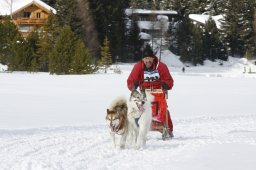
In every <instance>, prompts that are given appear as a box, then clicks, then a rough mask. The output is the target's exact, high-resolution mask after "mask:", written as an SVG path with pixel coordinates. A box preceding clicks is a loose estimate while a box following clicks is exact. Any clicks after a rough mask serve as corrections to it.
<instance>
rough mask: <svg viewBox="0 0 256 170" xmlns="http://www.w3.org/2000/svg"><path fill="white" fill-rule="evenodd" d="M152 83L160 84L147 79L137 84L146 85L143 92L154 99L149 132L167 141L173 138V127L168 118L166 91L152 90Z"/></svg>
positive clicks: (160, 89) (155, 79)
mask: <svg viewBox="0 0 256 170" xmlns="http://www.w3.org/2000/svg"><path fill="white" fill-rule="evenodd" d="M152 81H155V82H158V83H160V84H161V83H162V82H161V81H160V80H159V79H158V78H151V79H148V78H147V79H144V80H142V81H140V82H139V84H140V85H141V84H142V83H146V84H147V83H148V86H147V88H145V89H143V90H145V91H146V92H148V93H150V94H152V95H153V96H154V97H155V99H154V101H153V102H152V103H151V105H152V117H153V119H152V123H151V128H150V130H151V131H158V132H160V133H161V134H162V139H163V140H167V139H170V138H172V137H173V134H172V130H173V129H172V128H173V127H172V126H173V125H172V121H171V119H170V117H169V111H168V105H167V99H168V91H167V90H164V89H163V88H154V85H152V84H151V83H152ZM150 82H151V83H150ZM139 87H141V86H139ZM141 90H142V89H141Z"/></svg>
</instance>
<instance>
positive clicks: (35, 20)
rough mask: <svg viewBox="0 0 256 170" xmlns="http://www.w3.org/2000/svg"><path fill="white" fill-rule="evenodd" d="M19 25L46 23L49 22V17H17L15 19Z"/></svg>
mask: <svg viewBox="0 0 256 170" xmlns="http://www.w3.org/2000/svg"><path fill="white" fill-rule="evenodd" d="M15 21H16V23H17V24H18V25H20V24H27V25H44V24H45V23H46V22H47V19H41V18H17V19H15Z"/></svg>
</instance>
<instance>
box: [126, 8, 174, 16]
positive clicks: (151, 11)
mask: <svg viewBox="0 0 256 170" xmlns="http://www.w3.org/2000/svg"><path fill="white" fill-rule="evenodd" d="M125 13H126V15H128V16H131V15H132V14H133V13H137V14H152V13H153V14H159V15H165V14H168V15H170V14H172V15H178V12H177V11H172V10H147V9H126V10H125Z"/></svg>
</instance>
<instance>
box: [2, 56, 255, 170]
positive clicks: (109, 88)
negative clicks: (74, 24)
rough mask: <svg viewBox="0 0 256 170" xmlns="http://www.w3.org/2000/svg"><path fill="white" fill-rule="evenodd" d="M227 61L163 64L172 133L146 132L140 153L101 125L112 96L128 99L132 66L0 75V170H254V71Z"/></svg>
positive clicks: (253, 68)
mask: <svg viewBox="0 0 256 170" xmlns="http://www.w3.org/2000/svg"><path fill="white" fill-rule="evenodd" d="M232 62H233V63H232ZM232 62H229V63H224V66H223V67H219V66H218V64H216V63H211V64H209V63H208V64H207V66H200V67H186V72H185V73H182V72H181V68H180V67H170V70H171V73H172V75H173V78H174V81H175V85H174V88H173V90H172V91H170V92H169V98H168V105H169V109H170V111H171V114H172V118H173V122H174V136H175V137H174V139H172V140H169V141H162V140H161V135H160V133H157V132H149V134H148V140H147V145H146V147H145V148H144V149H143V150H134V149H133V148H127V149H124V150H120V149H113V148H112V146H111V140H110V137H109V134H108V129H107V126H106V124H105V114H106V108H107V107H108V106H109V104H110V103H111V101H112V100H113V99H114V98H116V97H117V96H120V95H121V96H125V97H127V98H128V96H129V91H128V89H127V87H126V79H127V77H128V75H129V72H130V71H131V68H132V65H129V64H125V65H119V67H120V68H121V70H122V72H123V73H122V74H115V73H112V72H109V73H108V74H103V73H99V74H93V75H80V76H79V75H66V76H56V75H49V74H47V73H25V72H14V73H6V72H0V169H1V170H85V169H86V170H87V169H89V170H95V169H96V170H106V169H109V170H114V169H116V170H117V169H118V170H119V169H137V170H140V169H143V170H146V169H147V170H155V169H157V170H159V169H161V170H162V169H163V170H167V169H168V170H169V169H171V170H188V169H189V170H218V169H223V170H241V169H244V170H255V169H256V164H255V157H256V106H255V98H256V90H255V85H256V74H249V73H245V74H243V71H244V65H242V64H241V61H239V62H240V63H239V62H237V61H234V60H233V61H232ZM246 66H248V68H249V66H250V65H246ZM250 67H251V68H252V72H253V71H256V69H255V66H253V65H251V66H250Z"/></svg>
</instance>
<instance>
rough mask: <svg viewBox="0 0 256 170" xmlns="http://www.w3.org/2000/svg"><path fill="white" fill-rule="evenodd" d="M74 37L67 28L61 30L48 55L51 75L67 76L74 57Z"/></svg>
mask: <svg viewBox="0 0 256 170" xmlns="http://www.w3.org/2000/svg"><path fill="white" fill-rule="evenodd" d="M75 41H76V36H75V34H74V33H73V32H72V30H71V28H70V27H69V26H64V27H63V29H61V31H60V34H59V37H58V38H57V41H56V44H55V45H54V48H53V50H52V51H51V52H50V54H49V71H50V73H51V74H69V73H70V63H71V57H72V56H74V51H75V50H74V44H75Z"/></svg>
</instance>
